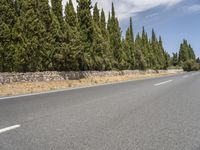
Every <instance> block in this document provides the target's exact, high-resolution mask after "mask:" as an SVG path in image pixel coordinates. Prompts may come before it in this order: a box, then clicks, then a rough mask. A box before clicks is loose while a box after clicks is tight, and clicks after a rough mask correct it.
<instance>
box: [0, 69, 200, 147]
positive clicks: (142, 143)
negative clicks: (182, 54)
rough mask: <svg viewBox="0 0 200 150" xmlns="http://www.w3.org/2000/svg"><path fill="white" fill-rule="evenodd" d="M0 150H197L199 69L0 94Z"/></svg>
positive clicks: (199, 100)
mask: <svg viewBox="0 0 200 150" xmlns="http://www.w3.org/2000/svg"><path fill="white" fill-rule="evenodd" d="M0 150H200V72H191V73H184V74H179V75H174V76H168V77H160V78H153V79H145V80H138V81H130V82H123V83H118V84H109V85H101V86H95V87H89V88H82V89H74V90H66V91H60V92H53V93H43V94H39V95H29V96H22V97H13V98H0Z"/></svg>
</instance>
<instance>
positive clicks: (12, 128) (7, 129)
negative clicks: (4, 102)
mask: <svg viewBox="0 0 200 150" xmlns="http://www.w3.org/2000/svg"><path fill="white" fill-rule="evenodd" d="M20 126H21V125H20V124H18V125H14V126H11V127H6V128H3V129H0V134H1V133H4V132H7V131H10V130H14V129H17V128H19V127H20Z"/></svg>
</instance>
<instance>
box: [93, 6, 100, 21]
mask: <svg viewBox="0 0 200 150" xmlns="http://www.w3.org/2000/svg"><path fill="white" fill-rule="evenodd" d="M93 20H94V22H95V23H96V24H97V25H99V23H100V15H99V8H98V6H97V3H95V5H94V8H93Z"/></svg>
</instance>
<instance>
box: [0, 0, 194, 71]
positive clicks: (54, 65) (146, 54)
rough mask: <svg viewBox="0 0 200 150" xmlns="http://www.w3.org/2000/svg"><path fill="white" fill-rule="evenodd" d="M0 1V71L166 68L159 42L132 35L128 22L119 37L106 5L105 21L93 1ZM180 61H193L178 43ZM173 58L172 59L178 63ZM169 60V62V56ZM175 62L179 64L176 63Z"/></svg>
mask: <svg viewBox="0 0 200 150" xmlns="http://www.w3.org/2000/svg"><path fill="white" fill-rule="evenodd" d="M50 2H51V5H49V0H34V1H33V0H1V1H0V14H1V15H0V72H13V71H15V72H33V71H86V70H98V71H105V70H128V69H132V70H133V69H140V70H145V69H167V68H168V66H169V65H170V61H171V58H170V55H169V54H168V53H167V52H166V51H165V50H164V48H163V43H162V38H161V37H157V36H156V33H155V31H154V30H152V35H151V37H149V36H148V34H147V32H146V31H145V28H144V27H143V29H142V34H141V35H140V34H139V33H137V34H136V36H134V31H133V23H132V18H130V25H129V27H128V29H127V31H126V34H125V37H124V38H122V32H121V29H120V26H119V21H118V18H117V17H116V14H115V8H114V4H113V3H112V8H111V12H110V13H109V15H108V19H106V17H105V12H104V10H103V9H101V10H100V9H99V8H98V5H97V3H96V4H95V5H94V7H92V3H91V0H77V4H78V5H77V9H76V10H75V8H74V6H73V3H72V0H69V1H68V2H67V3H66V6H65V10H63V6H62V0H51V1H50ZM63 12H64V14H63ZM181 49H183V50H182V52H181V53H180V57H179V58H180V59H181V61H185V60H186V59H188V57H191V58H193V57H195V56H194V55H193V53H188V52H187V53H188V54H187V56H185V55H186V54H185V53H186V52H185V51H187V50H185V44H183V45H182V48H181ZM179 58H178V59H179ZM173 59H175V58H174V57H173ZM178 63H179V64H180V61H178Z"/></svg>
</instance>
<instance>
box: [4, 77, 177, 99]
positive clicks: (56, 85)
mask: <svg viewBox="0 0 200 150" xmlns="http://www.w3.org/2000/svg"><path fill="white" fill-rule="evenodd" d="M172 74H177V73H157V74H143V75H124V76H114V77H113V76H112V77H89V78H84V79H80V80H64V81H49V82H28V83H11V84H5V85H0V96H11V95H20V94H29V93H37V92H44V91H51V90H58V89H67V88H74V87H83V86H90V85H97V84H103V83H114V82H120V81H127V80H138V79H146V78H152V77H160V76H167V75H172Z"/></svg>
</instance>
